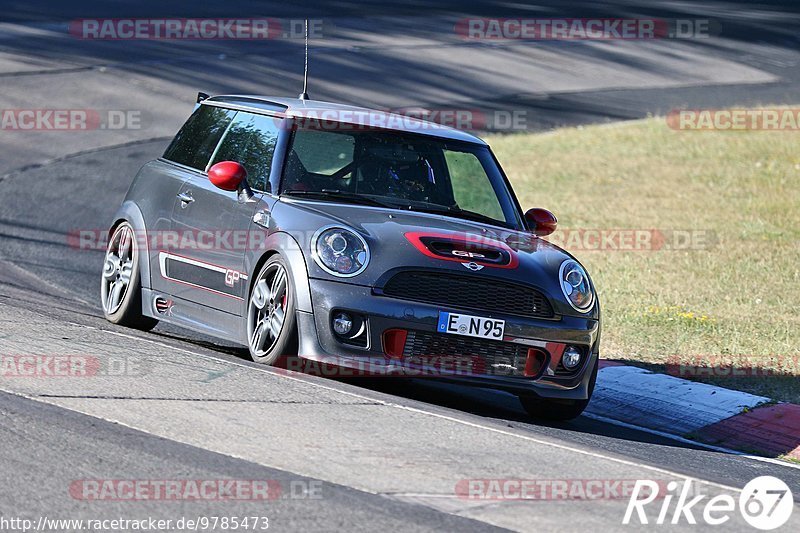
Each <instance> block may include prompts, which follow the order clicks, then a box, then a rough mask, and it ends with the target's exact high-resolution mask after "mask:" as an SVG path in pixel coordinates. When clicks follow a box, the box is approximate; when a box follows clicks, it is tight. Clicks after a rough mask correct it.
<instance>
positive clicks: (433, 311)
mask: <svg viewBox="0 0 800 533" xmlns="http://www.w3.org/2000/svg"><path fill="white" fill-rule="evenodd" d="M309 283H310V288H311V299H312V303H313V308H314V312H313V313H306V312H302V311H298V312H297V322H298V328H299V338H300V346H299V350H300V351H299V354H300V355H301V356H302V358H304V359H308V360H312V361H321V362H325V363H326V364H331V365H336V366H339V367H342V368H349V369H354V370H356V371H357V372H354V374H355V375H361V374H363V373H366V374H369V375H380V376H398V377H399V376H406V377H408V376H411V377H420V376H421V375H422V374H420V373H419V372H408V368H407V367H405V366H404V365H402V364H398V361H397V360H394V359H390V358H389V357H388V356H386V355H385V353H384V347H383V343H382V340H383V333H384V331H386V330H389V329H403V330H413V331H418V332H430V333H433V334H437V335H445V334H439V333H437V324H438V319H439V311H463V312H465V313H468V314H473V315H480V316H487V317H491V318H501V319H504V320H505V321H506V327H505V336H504V339H503V341H504V342H506V343H514V344H515V345H516V344H521V345H524V346H527V347H531V348H537V349H539V350H543V351H544V352H545V353H547V354H548V358H547V361H546V363H545V368H544V369H542V372H541V373H540V375H539V377H536V378H531V377H522V376H512V375H502V374H497V373H491V374H489V373H474V372H466V373H465V372H448V371H441V370H440V371H437V372H435V373H426V374H424V375H425V376H427V377H435V378H436V379H439V380H445V381H453V382H458V383H460V384H464V385H474V386H480V387H488V388H493V389H500V390H505V391H508V392H512V393H515V394H520V395H529V396H539V397H542V398H561V399H576V400H580V399H586V398H588V396H589V383H590V381H591V374H592V370H593V369H594V367H595V365H596V364H597V358H598V346H599V338H600V323H599V320H596V319H592V318H583V317H573V316H561V317H558V318H557V319H555V320H544V319H529V318H522V317H516V316H510V315H502V314H497V313H482V312H480V311H474V310H460V309H454V308H445V307H441V306H437V305H432V304H428V303H419V302H412V301H407V300H401V299H396V298H391V297H386V296H382V295H379V294H376V293H375V292H374V291H373V290H372V289H371V288H370V287H364V286H360V285H353V284H350V283H342V282H336V281H327V280H320V279H310V280H309ZM334 310H346V311H350V312H353V313H357V314H361V315H364V316H366V317H367V319H368V329H367V332H366V336H367V339H366V341H367V342H366V347H356V346H351V345H348V344H344V343H342V342H340V341H339V340H338V339H337V338H336V336H335V335H334V333H333V331H332V328H331V325H330V324H331V312H332V311H334ZM453 337H459V336H453ZM566 344H571V345H577V346H580V347H581V348H582V349H583V350H585V354H586V355H585V356H584V360H583V362H582V363H581V366H580V368H579V370H578V371H577V372H575V373H574V374H571V375H557V374H558V373H557V371H556V369H557V367H558V361H559V360H560V357H561V352H563V347H564V345H566ZM559 346H560V347H561V348H560V349H559Z"/></svg>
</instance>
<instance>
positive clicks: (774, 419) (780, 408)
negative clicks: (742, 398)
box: [692, 403, 800, 460]
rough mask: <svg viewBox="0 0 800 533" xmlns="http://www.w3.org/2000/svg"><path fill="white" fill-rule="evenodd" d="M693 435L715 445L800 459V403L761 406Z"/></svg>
mask: <svg viewBox="0 0 800 533" xmlns="http://www.w3.org/2000/svg"><path fill="white" fill-rule="evenodd" d="M692 436H694V437H696V438H698V439H699V440H701V441H702V442H706V443H708V444H713V445H715V446H722V447H724V448H731V449H734V450H742V451H748V452H752V451H757V452H760V453H764V454H767V455H769V456H770V457H777V456H779V455H785V456H787V457H791V458H793V459H798V460H800V405H796V404H793V403H779V404H778V405H771V406H768V407H759V408H757V409H753V410H752V411H748V412H747V413H742V414H738V415H736V416H732V417H730V418H726V419H725V420H722V421H720V422H717V423H716V424H711V425H710V426H706V427H704V428H701V429H700V430H698V431H696V432H694V433H692Z"/></svg>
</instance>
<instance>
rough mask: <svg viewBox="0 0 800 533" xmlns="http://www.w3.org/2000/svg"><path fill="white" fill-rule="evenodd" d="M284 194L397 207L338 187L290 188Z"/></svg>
mask: <svg viewBox="0 0 800 533" xmlns="http://www.w3.org/2000/svg"><path fill="white" fill-rule="evenodd" d="M283 194H286V195H288V196H303V197H305V198H312V199H314V200H330V201H334V200H348V201H350V202H353V203H357V204H362V205H372V206H375V207H388V208H391V209H395V208H396V207H397V206H396V205H391V204H387V203H384V202H381V201H379V200H376V199H375V198H372V197H369V196H364V195H362V194H356V193H352V192H347V191H340V190H338V189H322V190H321V191H300V190H288V191H283Z"/></svg>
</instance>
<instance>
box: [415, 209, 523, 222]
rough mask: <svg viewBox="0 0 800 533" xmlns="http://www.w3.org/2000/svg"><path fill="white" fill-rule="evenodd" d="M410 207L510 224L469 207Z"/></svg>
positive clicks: (468, 218)
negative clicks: (468, 208)
mask: <svg viewBox="0 0 800 533" xmlns="http://www.w3.org/2000/svg"><path fill="white" fill-rule="evenodd" d="M408 208H409V209H412V210H415V211H424V212H428V213H439V214H443V215H452V216H454V217H456V218H464V219H467V220H472V221H474V222H483V223H485V224H491V225H492V226H503V227H508V224H507V223H506V222H503V221H502V220H497V219H495V218H492V217H490V216H486V215H483V214H481V213H477V212H475V211H469V210H467V209H461V208H460V207H457V206H453V207H448V206H446V205H441V206H435V207H434V206H430V207H429V206H425V207H418V206H415V205H409V206H408Z"/></svg>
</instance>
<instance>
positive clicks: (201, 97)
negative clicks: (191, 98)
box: [197, 93, 209, 104]
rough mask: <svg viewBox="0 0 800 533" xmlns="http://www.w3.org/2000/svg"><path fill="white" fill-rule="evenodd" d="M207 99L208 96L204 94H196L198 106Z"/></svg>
mask: <svg viewBox="0 0 800 533" xmlns="http://www.w3.org/2000/svg"><path fill="white" fill-rule="evenodd" d="M208 97H209V95H207V94H206V93H197V103H198V104H199V103H200V102H202V101H203V100H205V99H206V98H208Z"/></svg>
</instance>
